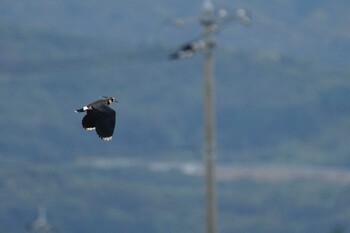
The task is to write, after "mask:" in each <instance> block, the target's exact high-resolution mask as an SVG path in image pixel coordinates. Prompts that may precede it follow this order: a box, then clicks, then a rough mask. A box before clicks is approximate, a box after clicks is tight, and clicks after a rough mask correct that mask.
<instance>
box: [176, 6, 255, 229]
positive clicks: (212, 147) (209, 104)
mask: <svg viewBox="0 0 350 233" xmlns="http://www.w3.org/2000/svg"><path fill="white" fill-rule="evenodd" d="M218 13H219V14H218V17H217V16H215V14H214V6H213V3H212V0H204V2H203V7H202V15H201V17H200V23H201V24H202V26H203V30H204V33H203V36H202V38H201V39H199V40H195V41H191V42H189V43H186V44H184V45H183V46H182V47H181V48H180V49H179V50H177V51H176V52H174V53H173V54H171V55H170V56H169V58H170V59H183V58H187V57H191V56H193V55H194V54H196V53H197V52H202V53H203V55H204V60H203V65H204V69H203V81H204V178H205V233H217V224H216V219H217V213H216V212H217V211H216V172H215V167H216V166H215V162H216V133H215V78H214V61H213V53H214V51H213V50H214V47H215V45H216V43H215V38H214V34H217V33H218V32H219V31H218V26H219V25H218V23H229V22H233V21H239V22H240V23H241V24H243V25H245V26H249V25H250V23H251V15H250V14H249V12H248V11H247V10H246V9H244V8H238V9H237V10H236V11H235V12H234V14H233V15H232V14H231V13H230V12H227V11H226V10H225V9H220V10H219V12H218ZM179 22H180V21H179ZM181 22H182V21H181Z"/></svg>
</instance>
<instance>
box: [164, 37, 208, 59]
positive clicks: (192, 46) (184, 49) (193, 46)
mask: <svg viewBox="0 0 350 233" xmlns="http://www.w3.org/2000/svg"><path fill="white" fill-rule="evenodd" d="M205 47H206V44H205V42H204V41H203V40H196V41H191V42H189V43H186V44H184V45H182V46H181V48H180V49H178V50H177V51H176V52H174V53H173V54H171V55H170V59H183V58H188V57H192V56H193V55H194V54H196V53H197V52H200V51H203V50H204V49H205Z"/></svg>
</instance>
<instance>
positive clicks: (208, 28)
mask: <svg viewBox="0 0 350 233" xmlns="http://www.w3.org/2000/svg"><path fill="white" fill-rule="evenodd" d="M201 24H202V26H203V29H204V38H203V39H204V42H205V45H206V46H205V49H204V53H203V54H204V61H203V62H204V70H203V72H204V74H203V79H204V80H203V81H204V164H205V169H204V172H205V175H204V176H205V232H206V233H216V232H217V225H216V215H217V214H216V184H215V183H216V182H215V180H216V179H215V160H216V148H215V147H216V133H215V79H214V64H213V48H214V45H215V41H214V35H213V34H214V27H216V24H215V19H214V6H213V4H212V2H211V1H210V0H205V1H204V3H203V12H202V18H201Z"/></svg>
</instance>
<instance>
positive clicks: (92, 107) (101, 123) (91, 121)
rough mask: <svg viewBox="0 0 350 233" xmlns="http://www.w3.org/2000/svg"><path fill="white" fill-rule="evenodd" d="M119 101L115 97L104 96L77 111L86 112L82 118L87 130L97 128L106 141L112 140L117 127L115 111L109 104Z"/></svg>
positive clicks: (97, 131)
mask: <svg viewBox="0 0 350 233" xmlns="http://www.w3.org/2000/svg"><path fill="white" fill-rule="evenodd" d="M113 102H116V103H118V101H117V100H116V98H114V97H102V98H101V99H99V100H96V101H95V102H92V103H90V104H88V105H86V106H84V107H82V108H80V109H77V110H75V112H76V113H79V112H86V115H85V116H84V118H83V120H82V125H83V128H84V129H85V130H89V131H90V130H96V133H97V135H98V136H99V137H100V138H101V139H102V140H105V141H110V140H112V136H113V132H114V127H115V117H116V113H115V111H114V110H113V109H112V108H110V107H109V106H108V105H110V104H111V103H113Z"/></svg>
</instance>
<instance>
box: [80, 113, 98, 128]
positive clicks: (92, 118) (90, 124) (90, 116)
mask: <svg viewBox="0 0 350 233" xmlns="http://www.w3.org/2000/svg"><path fill="white" fill-rule="evenodd" d="M97 117H98V113H97V112H96V110H94V111H93V110H89V111H86V115H85V116H84V118H83V120H82V122H81V124H82V125H83V128H84V129H86V130H94V129H95V127H96V119H97Z"/></svg>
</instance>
